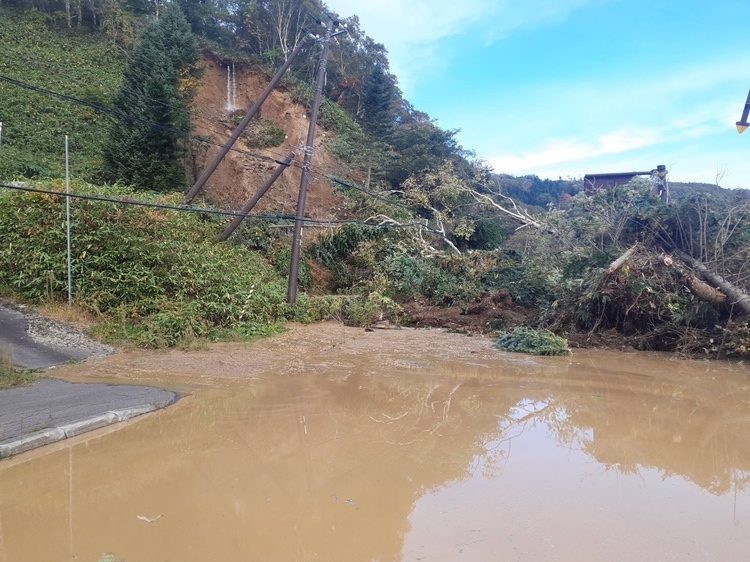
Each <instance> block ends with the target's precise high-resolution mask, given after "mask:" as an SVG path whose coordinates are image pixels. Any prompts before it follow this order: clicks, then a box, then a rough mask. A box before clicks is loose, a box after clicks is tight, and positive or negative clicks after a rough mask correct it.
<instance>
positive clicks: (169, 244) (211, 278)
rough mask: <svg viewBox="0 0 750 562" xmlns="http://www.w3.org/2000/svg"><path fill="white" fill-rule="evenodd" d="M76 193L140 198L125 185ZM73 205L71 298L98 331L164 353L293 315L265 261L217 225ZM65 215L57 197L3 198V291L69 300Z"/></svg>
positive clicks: (170, 199) (169, 199)
mask: <svg viewBox="0 0 750 562" xmlns="http://www.w3.org/2000/svg"><path fill="white" fill-rule="evenodd" d="M46 187H53V188H56V189H60V188H61V187H62V186H61V185H60V184H53V185H51V186H50V185H47V186H46ZM78 190H85V192H87V193H92V192H93V193H100V194H106V195H110V196H111V195H115V196H119V197H128V198H135V197H136V194H135V193H134V192H133V191H131V190H128V189H123V188H114V187H113V188H103V189H97V188H94V187H93V186H90V185H80V184H76V185H74V192H75V191H78ZM139 198H141V199H143V198H145V199H146V200H148V201H152V202H160V203H168V204H176V203H177V202H178V201H179V197H178V196H177V195H171V196H161V197H156V196H143V195H141V196H139ZM71 207H72V224H73V228H72V249H73V279H74V298H75V300H76V301H77V303H78V304H80V305H82V306H83V307H84V308H86V309H88V310H90V311H93V312H95V313H96V314H98V315H100V318H101V320H102V325H101V327H100V332H99V333H100V334H103V335H106V336H108V337H110V338H115V339H116V338H123V337H124V338H126V339H129V340H131V341H133V342H135V343H136V344H137V345H141V346H148V347H158V346H164V345H175V344H177V343H179V342H181V341H185V340H190V339H191V338H195V337H201V338H215V337H218V335H219V334H226V331H227V330H236V331H238V332H244V333H251V332H253V331H256V332H257V331H259V330H260V331H263V330H265V328H262V327H264V326H271V325H274V324H276V323H278V322H280V321H283V320H285V319H287V318H289V317H291V315H292V313H293V312H292V311H291V310H289V307H288V305H287V304H286V289H287V286H286V280H285V279H284V278H283V277H281V276H280V275H278V274H277V273H276V272H275V270H274V269H273V268H272V267H270V266H268V265H267V264H266V263H265V261H264V260H263V259H262V258H261V256H260V255H258V254H257V253H255V252H251V251H249V250H246V249H244V248H242V247H241V246H236V245H230V244H217V243H215V242H213V241H214V240H215V239H216V237H217V235H218V233H219V232H220V230H221V228H222V227H223V225H222V224H220V223H219V222H218V221H213V220H211V219H209V220H202V219H201V218H200V217H197V216H195V215H193V214H186V213H177V212H174V211H167V210H158V209H148V208H141V207H132V206H116V205H113V204H108V203H101V202H92V201H86V202H82V201H77V200H74V201H73V202H72V205H71ZM64 216H65V205H64V200H63V199H61V198H57V197H52V196H48V195H39V194H21V193H8V192H0V241H1V242H0V286H5V287H7V288H8V289H9V290H12V291H13V292H14V293H15V294H17V295H19V296H22V297H23V298H25V299H27V300H30V301H36V302H40V301H45V300H49V299H52V300H55V299H64V298H65V296H66V294H67V282H66V279H67V273H66V271H67V266H66V250H65V248H66V241H65V226H64V222H65V221H64ZM261 328H262V329H261Z"/></svg>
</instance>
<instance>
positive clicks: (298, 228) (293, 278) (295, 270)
mask: <svg viewBox="0 0 750 562" xmlns="http://www.w3.org/2000/svg"><path fill="white" fill-rule="evenodd" d="M329 19H330V22H329V24H328V26H326V34H325V37H324V38H323V54H322V55H321V56H320V65H319V66H318V79H317V82H316V85H315V99H314V100H313V106H312V113H311V114H310V127H309V128H308V130H307V141H306V142H305V158H304V162H303V164H302V178H301V179H300V184H299V199H298V200H297V216H296V219H295V221H294V237H293V238H292V260H291V265H290V268H289V292H288V294H287V297H288V300H287V302H288V303H289V304H290V305H292V306H294V305H295V304H296V303H297V283H298V279H297V277H298V275H299V256H300V251H301V249H302V223H303V222H304V220H305V204H306V203H307V186H308V185H309V184H310V168H311V166H312V155H313V145H314V143H315V127H316V125H317V122H318V113H319V111H320V98H321V96H322V95H323V86H324V84H325V79H326V65H327V64H328V51H329V48H330V46H331V38H332V37H333V36H334V35H338V33H336V34H334V33H333V29H334V28H335V27H338V25H339V22H338V21H336V20H334V19H333V18H332V17H330V16H329ZM340 33H343V32H340Z"/></svg>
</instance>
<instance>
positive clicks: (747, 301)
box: [676, 252, 750, 314]
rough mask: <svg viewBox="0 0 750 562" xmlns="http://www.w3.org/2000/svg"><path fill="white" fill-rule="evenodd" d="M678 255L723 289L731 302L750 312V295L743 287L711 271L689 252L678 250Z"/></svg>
mask: <svg viewBox="0 0 750 562" xmlns="http://www.w3.org/2000/svg"><path fill="white" fill-rule="evenodd" d="M676 255H677V256H678V257H679V258H680V259H681V260H682V261H684V262H685V263H686V264H688V265H689V266H690V267H692V268H693V269H695V270H696V271H697V272H698V273H700V274H701V276H703V278H704V279H705V280H706V281H708V282H709V283H711V284H713V285H715V286H716V287H718V288H719V290H721V292H722V293H724V294H725V295H726V296H727V297H728V298H729V299H730V301H731V302H730V304H736V305H737V306H739V307H740V308H741V309H742V310H744V311H745V312H746V313H747V314H750V296H748V295H747V294H746V293H745V292H744V291H742V289H738V288H737V287H735V286H734V285H732V284H731V283H730V282H729V281H726V280H724V279H723V278H722V277H720V276H719V275H717V274H716V273H713V272H711V271H709V270H708V268H707V267H706V266H705V265H703V264H702V263H701V262H699V261H698V260H696V259H694V258H691V257H690V256H688V255H687V254H684V253H682V252H677V253H676Z"/></svg>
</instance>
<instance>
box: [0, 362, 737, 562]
mask: <svg viewBox="0 0 750 562" xmlns="http://www.w3.org/2000/svg"><path fill="white" fill-rule="evenodd" d="M615 361H617V362H619V364H621V365H623V366H624V367H626V369H625V370H618V369H617V368H616V367H613V365H617V364H618V363H613V362H615ZM420 362H421V363H420V364H421V365H422V367H420V369H414V370H412V371H411V372H409V373H408V374H403V375H396V374H394V373H393V372H392V371H391V370H389V369H385V370H384V371H383V372H381V373H378V370H377V369H376V368H374V367H373V366H372V365H371V364H368V368H367V369H356V368H354V369H353V368H352V363H351V361H345V362H343V363H344V364H343V366H342V367H340V368H338V369H337V368H334V369H331V370H330V371H329V372H328V373H326V374H325V375H322V374H315V375H312V376H304V375H294V376H285V377H279V376H271V375H260V376H258V377H256V379H255V380H253V381H252V382H251V383H242V382H233V383H231V384H230V383H226V384H223V385H222V387H221V388H211V387H210V386H209V387H206V388H203V389H202V390H199V391H198V392H196V394H195V395H194V396H190V397H187V398H186V399H184V400H182V401H180V402H179V403H178V404H177V405H175V406H174V407H172V408H170V409H168V410H165V411H162V412H159V413H157V414H155V415H151V416H148V417H146V418H143V419H141V420H139V421H137V422H135V423H132V424H129V425H127V426H126V427H124V428H122V429H120V430H119V431H114V432H109V433H104V434H101V435H100V434H92V435H90V436H83V437H81V438H77V439H76V440H71V441H69V442H67V443H63V444H58V445H56V446H53V447H51V448H48V449H46V450H44V451H39V452H37V453H35V454H34V453H32V454H31V455H25V456H21V457H18V458H17V459H12V460H10V461H5V462H3V463H0V562H15V561H28V560H45V561H51V560H66V561H67V560H71V559H72V557H74V558H75V559H78V560H94V561H98V560H100V559H102V557H103V556H105V555H106V554H108V553H111V555H112V556H113V558H112V559H113V560H124V561H126V562H135V561H140V560H144V561H159V560H180V561H183V562H184V561H193V560H194V561H206V560H223V559H234V558H237V559H242V560H342V561H343V560H346V561H351V560H381V561H384V560H418V559H426V560H453V559H456V558H457V557H458V556H459V555H464V556H465V557H466V558H467V559H471V560H501V559H522V560H550V559H560V560H597V559H639V557H641V558H640V559H661V560H684V559H686V558H687V557H689V556H692V557H694V558H697V559H703V558H707V559H708V558H709V557H710V559H725V560H734V559H741V556H744V553H746V552H747V550H748V548H750V495H749V493H748V480H749V479H750V434H749V428H750V423H748V422H750V382H749V380H750V379H748V377H747V374H746V373H745V372H743V371H742V368H741V367H728V366H727V365H726V364H715V365H705V364H701V363H686V362H672V361H668V360H666V359H664V358H660V357H658V356H648V357H646V356H640V355H638V356H636V355H630V356H625V355H621V354H610V353H602V352H599V353H597V352H581V353H579V354H578V355H577V356H576V357H575V359H573V360H568V359H566V360H561V359H550V360H528V359H524V360H523V361H520V360H518V359H517V358H513V357H508V356H506V355H502V354H498V355H497V356H496V357H494V358H487V357H484V358H482V359H481V360H478V361H477V362H476V364H474V365H470V366H466V365H465V364H463V365H462V364H461V363H460V362H452V361H439V360H437V359H433V360H431V359H430V358H429V357H427V358H420ZM643 556H645V558H643ZM738 557H739V558H738Z"/></svg>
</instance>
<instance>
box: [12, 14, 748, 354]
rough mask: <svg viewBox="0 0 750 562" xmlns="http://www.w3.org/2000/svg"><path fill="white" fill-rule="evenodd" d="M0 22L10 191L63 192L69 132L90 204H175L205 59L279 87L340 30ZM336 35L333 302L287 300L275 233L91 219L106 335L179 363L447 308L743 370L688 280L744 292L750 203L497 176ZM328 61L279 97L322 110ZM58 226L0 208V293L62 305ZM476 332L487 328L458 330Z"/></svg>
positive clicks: (316, 283)
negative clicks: (338, 218) (316, 35)
mask: <svg viewBox="0 0 750 562" xmlns="http://www.w3.org/2000/svg"><path fill="white" fill-rule="evenodd" d="M178 7H179V8H178ZM0 16H2V17H0V39H2V44H3V47H2V49H3V54H4V56H3V57H0V76H4V77H5V78H6V79H5V80H2V79H0V121H2V122H3V124H4V130H3V139H2V145H1V146H0V151H1V152H0V153H1V154H2V159H0V183H7V182H10V181H12V180H23V181H27V182H28V181H30V180H31V181H32V183H30V184H27V185H33V186H37V187H40V188H53V189H61V188H62V187H63V184H62V182H61V180H60V178H62V177H63V168H62V162H63V161H64V160H63V158H62V146H63V145H62V135H64V134H70V135H71V137H72V138H73V142H74V148H75V150H74V155H75V158H74V162H73V167H74V170H75V177H76V178H82V180H85V181H86V182H89V183H84V182H83V181H81V180H77V182H78V183H76V184H75V185H74V189H75V190H76V191H79V192H85V193H100V194H107V195H109V196H117V197H128V198H132V199H137V200H142V201H148V202H160V203H165V204H173V203H176V202H178V201H179V200H180V196H181V189H182V188H183V187H184V180H185V171H186V168H187V162H186V160H189V159H190V157H191V154H192V155H193V157H194V156H195V152H196V151H197V150H198V148H196V147H198V146H199V145H200V143H201V139H200V138H197V137H195V136H194V135H192V134H191V131H190V119H189V112H190V111H193V112H194V111H196V110H197V109H196V108H194V107H192V106H191V103H190V102H191V95H192V92H194V89H195V86H196V84H197V81H198V80H199V77H200V69H199V67H198V65H196V62H197V60H198V59H197V48H196V45H199V46H200V48H202V49H204V51H210V52H212V53H213V56H215V57H219V58H221V59H222V60H225V61H238V62H242V64H254V65H259V66H261V67H263V68H265V69H266V70H267V71H272V70H273V69H274V68H275V67H276V66H278V65H279V64H280V63H281V62H283V60H284V59H285V57H286V55H287V54H288V53H289V51H290V50H291V48H293V47H294V45H296V44H297V43H298V42H299V41H300V40H301V38H302V37H303V36H304V35H305V34H307V33H308V32H309V31H310V30H316V31H320V23H319V22H320V21H321V20H323V21H325V20H327V17H326V16H325V15H324V12H323V6H322V5H321V4H320V3H319V2H318V1H317V0H273V1H270V2H257V1H254V0H251V1H247V2H243V3H230V4H226V3H218V2H210V1H204V0H200V1H199V0H175V2H173V3H169V4H165V3H158V2H156V3H148V2H133V1H128V2H125V3H120V2H118V3H112V2H110V1H109V0H95V1H93V2H88V3H83V2H71V1H70V0H66V1H61V2H58V1H56V0H43V1H42V2H39V1H38V0H35V2H34V3H33V5H32V4H31V3H29V2H27V1H26V0H17V1H11V2H10V3H7V2H5V3H3V7H0ZM341 23H345V24H346V25H347V30H348V33H347V34H346V35H345V36H342V37H341V40H339V41H336V42H334V43H332V46H331V58H330V62H329V66H328V68H329V73H328V79H327V81H326V86H325V97H326V99H325V100H324V103H323V107H322V111H321V119H320V122H321V125H322V126H324V127H326V128H327V129H328V130H330V131H334V132H335V133H336V134H335V136H334V138H333V139H332V140H330V141H328V145H327V148H328V150H329V152H330V153H332V154H334V155H335V156H336V157H338V158H339V160H340V162H341V163H342V167H343V168H346V169H347V171H346V173H344V174H343V175H344V176H345V177H341V178H333V180H332V181H333V182H334V183H335V186H336V188H337V189H338V190H339V192H340V194H341V195H342V197H343V198H344V201H345V209H344V210H343V214H342V216H345V217H346V218H347V219H348V224H343V225H341V226H339V227H338V228H335V229H330V230H322V231H321V233H320V234H319V235H318V236H317V237H316V239H315V240H314V241H312V243H306V245H305V248H304V261H303V267H302V270H301V274H300V284H301V286H302V287H303V288H304V289H305V290H306V291H307V292H308V294H309V295H317V297H315V298H303V299H301V301H300V302H299V304H298V305H297V306H296V307H294V308H290V307H289V306H287V305H286V304H285V298H286V295H285V292H286V286H285V281H284V275H285V273H286V271H287V268H288V263H289V255H290V251H289V245H290V239H289V237H288V234H281V233H283V232H287V231H286V230H285V229H274V228H271V226H276V225H273V224H271V223H270V220H271V219H269V218H266V219H264V220H261V219H256V220H252V221H247V224H245V226H244V227H243V228H242V229H240V230H239V231H238V232H237V234H236V235H235V236H234V237H233V238H232V242H231V243H229V244H221V245H220V244H216V243H215V242H214V240H215V239H216V237H217V235H218V233H219V232H220V230H221V227H222V221H221V220H220V219H217V218H215V217H214V216H213V215H208V214H201V215H190V214H180V213H178V212H176V211H171V210H167V209H154V208H142V207H128V206H120V205H114V204H109V203H101V202H93V201H83V202H81V201H77V202H75V203H74V205H73V215H74V224H75V225H76V227H75V228H74V244H73V247H74V263H75V271H74V277H75V279H76V287H75V291H76V300H77V302H78V303H79V305H80V306H81V307H82V308H83V309H85V310H86V311H88V312H90V313H93V314H95V315H97V318H98V319H99V331H100V333H102V334H103V335H107V336H109V337H113V338H125V339H130V340H131V341H134V342H136V343H137V344H139V345H147V346H162V345H175V344H177V343H180V342H184V341H186V340H190V339H192V338H194V337H206V338H218V337H228V336H230V335H231V336H232V337H237V336H252V335H257V334H263V333H267V332H269V331H273V330H275V329H277V327H278V325H279V323H280V322H282V321H284V320H287V319H299V320H314V319H318V318H321V317H325V316H334V317H337V318H341V319H343V320H345V321H347V322H352V323H356V324H371V323H373V322H386V321H387V322H391V323H403V322H413V323H420V322H422V323H426V320H425V317H426V315H427V313H428V312H429V311H430V310H433V309H441V310H443V309H453V310H455V311H456V316H455V318H451V319H450V320H449V321H446V320H445V318H443V324H448V325H453V324H454V323H455V325H456V326H458V327H461V326H469V328H470V329H484V330H486V331H495V332H502V331H504V330H506V329H511V328H513V327H514V326H515V325H517V324H519V323H527V324H531V325H533V326H534V327H535V328H539V329H540V330H543V329H550V330H552V331H553V332H555V333H558V334H564V335H567V336H568V338H569V340H570V341H571V342H572V344H574V345H575V344H585V343H586V340H589V343H598V342H604V343H607V342H606V341H605V340H603V339H602V338H603V337H605V336H611V335H612V334H615V335H616V337H617V338H619V339H620V340H623V339H624V340H627V341H628V342H629V343H630V344H631V345H634V346H636V347H638V348H641V349H663V350H676V351H681V352H684V353H687V354H704V355H708V356H711V357H716V356H722V355H736V356H745V355H746V354H748V353H750V351H749V350H750V340H748V336H749V335H750V328H748V325H747V322H746V315H747V314H746V311H745V310H744V309H742V307H740V306H737V305H736V302H737V299H734V298H729V299H727V298H726V296H725V298H724V299H723V300H722V299H721V298H720V297H721V295H719V296H717V295H713V293H711V289H713V290H715V288H714V287H712V286H710V285H711V283H708V284H707V283H706V279H705V276H704V275H703V274H702V273H700V272H699V271H698V270H697V269H696V267H695V263H699V264H702V266H704V267H706V268H708V270H710V271H711V272H713V273H714V274H718V275H720V276H721V277H722V278H723V279H724V280H726V281H727V282H728V283H730V284H731V286H732V287H734V288H736V289H737V290H739V291H743V290H747V289H748V287H749V286H750V275H749V273H750V271H748V264H749V263H750V256H749V255H748V251H749V250H748V248H750V244H748V242H750V225H749V224H748V221H747V219H748V216H749V214H750V202H749V199H748V197H747V194H746V193H744V192H728V191H725V190H722V189H720V188H718V187H715V188H711V189H707V188H705V186H703V187H702V188H697V187H696V186H691V185H687V186H681V187H680V188H679V189H675V190H674V193H673V195H674V196H675V197H674V202H673V204H671V205H669V206H667V205H665V204H664V203H663V202H662V201H661V200H660V199H659V198H658V197H656V196H655V195H654V190H653V185H652V184H651V183H650V182H649V181H648V180H645V181H638V182H634V183H631V184H629V185H627V186H621V187H618V188H616V189H611V190H608V191H601V192H597V193H594V194H588V195H587V194H585V193H582V192H581V190H580V185H579V183H578V182H577V181H566V180H562V179H560V180H557V181H551V180H542V179H540V178H537V177H535V176H524V177H513V176H508V175H504V174H498V173H496V172H495V171H494V170H492V169H490V168H489V167H488V166H487V165H486V164H485V163H483V162H481V161H477V160H475V159H473V156H472V154H471V153H470V152H469V151H467V150H465V149H464V148H463V147H461V146H460V145H459V144H458V142H457V140H456V134H457V131H446V130H443V129H441V128H440V127H438V126H437V125H436V124H435V122H434V121H433V120H432V119H431V118H430V116H429V115H427V114H425V113H423V112H420V111H418V110H417V109H415V108H414V107H412V106H411V104H410V103H409V102H408V101H407V100H405V99H404V98H403V96H402V93H401V91H400V90H399V88H398V84H397V82H396V79H395V77H394V76H393V75H392V74H390V72H389V67H388V59H387V53H386V51H385V49H384V47H383V46H382V45H380V44H378V43H376V42H375V41H374V40H373V39H371V38H369V37H367V36H366V35H365V34H364V32H363V31H362V30H361V29H360V27H359V23H358V21H357V18H356V16H352V17H350V18H346V19H343V20H342V21H341ZM188 28H189V29H188ZM18 29H23V30H24V31H25V33H23V34H19V33H17V30H18ZM6 45H8V47H6ZM11 45H12V47H10V46H11ZM167 46H169V48H167ZM318 48H319V47H318V45H317V44H315V43H314V42H310V43H309V44H308V45H307V46H306V47H305V49H304V52H303V54H302V56H300V57H299V58H298V59H297V60H296V61H295V64H294V65H293V66H292V69H291V72H290V74H289V75H288V76H287V77H286V78H285V80H284V82H283V87H284V88H285V89H286V90H287V91H288V92H289V93H290V94H291V98H292V99H294V100H295V101H296V102H298V103H301V104H303V105H306V106H309V104H310V103H311V100H312V88H311V87H310V86H309V84H310V82H311V77H312V76H313V75H314V73H315V68H316V62H317V55H318ZM14 80H16V81H17V80H20V81H22V82H24V84H19V83H17V82H14ZM29 85H32V86H33V87H41V88H45V89H48V90H52V91H54V92H58V93H60V94H64V95H68V96H72V97H74V98H76V99H78V100H79V101H81V100H82V101H83V102H85V103H88V105H85V104H83V105H82V104H81V103H71V101H70V100H69V99H64V98H60V97H59V96H58V97H55V96H54V95H52V94H50V93H49V92H47V93H43V92H40V91H38V90H33V89H29ZM24 86H25V87H24ZM282 135H283V131H281V130H280V129H278V127H274V124H273V123H264V122H259V123H258V124H256V125H255V129H250V130H248V133H247V135H246V136H245V138H244V142H246V146H251V147H263V146H274V145H275V144H274V143H276V144H278V142H280V140H281V136H282ZM269 143H270V144H269ZM105 181H106V182H109V185H106V184H105ZM113 185H114V186H113ZM124 186H127V187H124ZM154 191H159V192H161V194H160V195H155V194H154V193H153V192H154ZM63 208H64V207H63V203H62V201H61V200H60V199H59V198H55V197H52V196H49V195H39V194H20V193H11V192H0V295H2V294H5V295H12V296H15V297H17V298H23V299H27V300H31V301H40V300H45V299H59V298H62V297H63V295H64V293H65V287H66V285H65V281H64V279H65V263H64V261H65V260H64V256H65V254H64V246H63V244H64V232H63V230H62V212H63ZM275 220H276V221H279V220H283V219H281V218H277V219H275ZM628 249H630V250H629V253H628V254H627V255H626V256H625V258H624V259H623V260H622V261H621V262H618V263H617V266H616V267H613V265H612V264H613V262H614V261H615V259H616V258H618V256H623V254H624V252H625V251H626V250H628ZM690 260H697V262H695V263H693V262H691V261H690ZM712 295H713V296H712ZM499 309H508V310H511V309H512V311H513V313H512V314H506V315H501V314H495V313H496V312H497V311H498V310H499ZM493 311H494V312H493ZM490 312H492V314H490ZM472 315H478V316H479V317H480V319H481V321H480V322H479V323H477V322H475V323H473V324H462V322H464V320H466V319H470V318H471V317H472ZM483 315H484V316H483ZM454 327H455V326H454ZM538 334H545V335H546V334H547V333H546V332H543V331H539V332H530V331H523V330H522V331H519V332H512V333H509V334H508V335H507V337H506V336H503V338H504V339H503V338H501V340H502V341H507V342H511V343H510V344H509V345H510V347H514V346H515V347H519V345H520V348H523V349H527V347H528V346H527V347H524V345H526V344H527V343H528V341H526V340H524V341H522V342H521V343H520V344H518V342H519V341H521V340H523V338H527V339H528V337H532V336H534V337H536V335H538ZM532 339H533V338H532ZM545 341H556V342H557V343H559V341H557V340H552V339H549V340H545ZM514 342H515V343H514ZM524 342H526V343H524ZM553 347H554V346H553ZM558 347H559V350H560V351H561V352H562V350H563V349H566V346H565V345H562V344H561V345H560V346H558ZM550 349H552V348H550ZM555 349H558V348H555Z"/></svg>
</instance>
